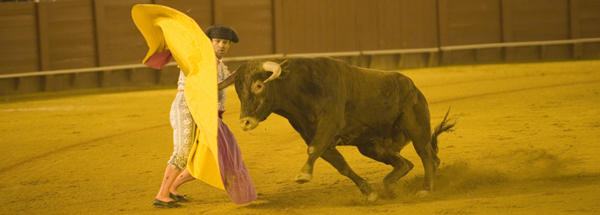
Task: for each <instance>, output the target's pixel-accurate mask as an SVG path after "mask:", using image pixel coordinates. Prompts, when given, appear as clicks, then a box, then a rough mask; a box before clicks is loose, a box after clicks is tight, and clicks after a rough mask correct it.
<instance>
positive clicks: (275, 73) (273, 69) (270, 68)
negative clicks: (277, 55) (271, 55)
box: [262, 61, 281, 83]
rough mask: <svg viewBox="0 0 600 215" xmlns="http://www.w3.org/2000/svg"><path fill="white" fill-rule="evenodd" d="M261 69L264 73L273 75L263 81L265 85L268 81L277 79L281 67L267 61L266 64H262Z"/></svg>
mask: <svg viewBox="0 0 600 215" xmlns="http://www.w3.org/2000/svg"><path fill="white" fill-rule="evenodd" d="M262 67H263V69H265V70H266V71H271V72H273V74H272V75H271V77H269V78H267V80H265V81H263V83H267V82H269V81H272V80H274V79H276V78H278V77H279V76H280V75H281V65H279V64H278V63H275V62H273V61H267V62H264V63H263V66H262Z"/></svg>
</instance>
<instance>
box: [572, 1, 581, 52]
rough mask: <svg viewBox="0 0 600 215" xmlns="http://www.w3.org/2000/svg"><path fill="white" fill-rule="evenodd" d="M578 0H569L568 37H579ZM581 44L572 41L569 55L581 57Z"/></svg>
mask: <svg viewBox="0 0 600 215" xmlns="http://www.w3.org/2000/svg"><path fill="white" fill-rule="evenodd" d="M579 5H580V4H579V0H569V31H570V39H579V38H581V24H580V23H581V22H580V17H579V13H580V12H579ZM582 52H583V45H582V44H581V43H574V44H573V46H572V49H571V54H572V55H571V57H572V58H573V59H578V58H581V55H582Z"/></svg>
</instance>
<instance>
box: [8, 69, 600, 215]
mask: <svg viewBox="0 0 600 215" xmlns="http://www.w3.org/2000/svg"><path fill="white" fill-rule="evenodd" d="M402 73H404V74H406V75H408V76H409V77H411V78H412V79H413V80H414V81H415V83H416V84H417V86H418V87H419V88H420V89H421V90H422V91H423V93H424V94H425V96H426V97H427V99H428V101H429V104H430V111H431V116H432V123H434V124H437V123H439V122H440V120H441V118H442V117H443V114H444V113H445V111H446V110H447V109H448V107H449V106H451V109H452V110H451V115H458V116H460V119H459V122H458V124H457V126H456V129H455V131H454V132H453V133H446V134H443V135H442V136H440V140H439V142H440V143H439V144H440V152H439V157H440V158H441V159H442V164H441V165H440V169H439V171H438V174H437V176H436V181H435V186H434V188H435V193H434V195H433V196H431V197H428V198H422V199H421V198H416V197H415V196H414V194H415V192H416V190H417V189H418V188H419V187H420V184H421V183H422V177H423V168H422V165H421V161H420V160H419V158H418V156H417V155H416V153H415V152H414V149H413V147H412V146H407V147H406V148H405V149H404V150H403V151H402V155H403V156H404V157H406V158H408V159H409V160H411V161H412V162H413V163H414V164H415V168H414V169H413V170H412V171H411V172H410V173H409V174H408V175H406V176H405V177H404V178H402V179H400V181H399V182H398V184H399V186H398V189H397V193H398V198H396V199H380V200H379V201H377V202H376V203H375V204H373V205H368V204H365V202H364V199H363V197H362V196H361V193H360V191H359V190H358V189H357V187H356V186H355V185H354V183H352V181H351V180H350V179H347V178H346V177H344V176H342V175H340V174H339V173H338V172H337V171H336V170H335V169H334V168H333V167H331V166H330V165H329V164H328V163H326V162H324V161H323V160H318V161H317V163H316V165H315V171H314V178H313V180H312V181H311V182H310V183H306V184H296V183H295V182H294V181H293V177H294V176H295V174H296V173H297V172H298V171H299V170H300V167H301V166H302V164H303V163H304V162H305V159H306V153H305V152H306V145H305V144H304V142H303V141H302V140H301V138H300V137H299V135H298V134H297V133H296V132H295V131H293V129H292V128H291V126H290V125H289V124H288V122H287V120H285V119H284V118H281V117H279V116H277V115H271V116H270V117H269V118H268V119H267V120H266V121H264V122H263V123H261V124H260V125H259V127H258V128H257V129H255V130H253V131H249V132H243V131H241V129H240V128H239V126H238V125H237V120H238V117H239V106H240V104H239V100H238V99H237V96H236V95H235V90H234V88H233V87H231V88H229V89H228V100H227V102H228V103H227V107H228V110H227V112H226V113H225V116H224V121H225V123H226V124H228V125H229V127H230V128H231V129H232V131H233V132H234V133H235V135H236V137H237V139H238V141H239V143H240V147H241V149H242V152H243V155H244V161H245V163H246V166H247V167H248V169H249V171H250V174H251V175H252V179H253V181H254V184H255V186H256V189H257V192H258V193H259V196H258V199H257V200H256V201H254V202H253V203H251V204H248V205H236V204H234V203H232V202H231V201H230V200H229V198H228V197H227V195H226V194H225V192H224V191H222V190H219V189H216V188H213V187H210V186H208V185H206V184H204V183H202V182H200V181H193V182H191V183H188V184H186V185H184V186H183V187H181V189H180V191H181V192H182V193H183V194H186V195H187V196H188V197H189V198H191V199H192V200H193V201H192V202H190V203H187V204H185V205H184V207H182V208H178V209H156V208H153V207H152V205H151V204H152V200H153V198H154V196H155V195H156V193H157V191H158V188H159V186H160V182H161V180H162V175H163V173H164V169H165V166H166V162H167V160H168V158H169V156H170V155H171V153H172V143H171V138H172V136H171V135H172V133H171V127H170V124H169V118H168V117H169V116H168V112H169V108H170V106H171V102H172V100H173V98H174V95H175V92H176V90H175V85H173V87H172V88H169V89H164V88H163V89H142V90H133V91H132V90H131V89H128V90H122V89H121V90H115V89H108V90H106V89H105V90H82V91H78V92H58V93H36V94H27V95H18V96H3V97H0V113H1V114H0V134H1V138H0V146H2V150H0V191H1V193H2V197H3V198H1V200H0V205H1V206H0V214H166V213H169V214H257V215H258V214H260V215H265V214H267V215H269V214H600V194H599V193H600V155H599V152H600V61H577V62H553V63H534V64H511V65H481V66H457V67H441V68H425V69H414V70H405V71H402ZM338 148H339V149H340V151H341V153H342V154H343V155H344V156H345V158H346V160H347V161H348V163H349V164H350V166H351V167H352V168H353V169H354V170H355V171H356V172H357V173H358V174H359V175H361V176H363V177H366V178H367V179H368V180H369V181H370V182H371V183H372V184H373V185H374V186H375V187H376V189H377V190H378V191H381V190H382V189H383V185H382V180H383V177H384V176H385V175H386V174H387V173H388V172H389V171H391V167H389V166H386V165H384V164H381V163H378V162H375V161H372V160H370V159H368V158H366V157H363V156H362V155H360V154H359V153H358V152H357V150H356V149H355V148H354V147H338Z"/></svg>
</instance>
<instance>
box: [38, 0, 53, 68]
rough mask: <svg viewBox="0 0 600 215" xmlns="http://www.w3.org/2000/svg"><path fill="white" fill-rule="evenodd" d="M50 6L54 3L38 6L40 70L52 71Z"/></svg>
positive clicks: (39, 3) (40, 3) (41, 3)
mask: <svg viewBox="0 0 600 215" xmlns="http://www.w3.org/2000/svg"><path fill="white" fill-rule="evenodd" d="M48 4H52V2H38V3H37V4H36V5H37V14H38V15H37V24H38V38H39V47H40V48H39V51H40V55H39V56H40V70H41V71H44V70H51V69H52V68H51V66H50V40H49V39H48V38H50V31H49V29H48V20H49V17H48Z"/></svg>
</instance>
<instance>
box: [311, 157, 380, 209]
mask: <svg viewBox="0 0 600 215" xmlns="http://www.w3.org/2000/svg"><path fill="white" fill-rule="evenodd" d="M321 158H323V159H324V160H325V161H327V162H329V163H330V164H331V165H332V166H333V167H335V168H336V169H337V170H338V172H340V174H342V175H345V176H346V177H348V178H350V179H351V180H352V181H354V183H355V184H356V186H358V189H360V191H361V192H362V194H363V195H364V196H365V197H366V198H367V201H369V202H375V201H376V200H377V192H375V191H374V190H373V189H372V188H371V184H369V182H368V181H367V180H365V179H363V178H361V177H360V176H358V175H357V174H356V173H355V172H354V171H353V170H352V169H351V168H350V166H348V163H346V160H345V159H344V157H343V156H342V154H340V152H339V151H338V150H337V149H336V148H335V147H334V146H332V147H328V148H327V149H326V150H325V152H323V154H322V155H321Z"/></svg>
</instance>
